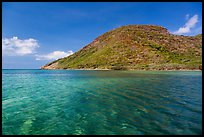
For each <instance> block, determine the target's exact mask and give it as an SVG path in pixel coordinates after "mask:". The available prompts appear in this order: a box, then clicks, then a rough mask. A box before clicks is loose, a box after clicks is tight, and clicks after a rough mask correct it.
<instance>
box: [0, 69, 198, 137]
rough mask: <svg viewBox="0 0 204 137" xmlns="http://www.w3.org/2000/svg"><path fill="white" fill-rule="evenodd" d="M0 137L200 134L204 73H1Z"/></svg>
mask: <svg viewBox="0 0 204 137" xmlns="http://www.w3.org/2000/svg"><path fill="white" fill-rule="evenodd" d="M2 74H3V75H2V130H3V134H4V135H6V134H60V135H61V134H89V135H90V134H106V135H107V134H110V135H112V134H117V135H118V134H135V135H151V134H202V84H201V83H202V72H200V71H197V72H196V71H192V72H191V71H189V72H180V71H91V70H2Z"/></svg>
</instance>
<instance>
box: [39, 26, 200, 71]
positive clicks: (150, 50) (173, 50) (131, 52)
mask: <svg viewBox="0 0 204 137" xmlns="http://www.w3.org/2000/svg"><path fill="white" fill-rule="evenodd" d="M84 35H86V34H84ZM41 69H85V70H202V34H199V35H196V36H182V35H174V34H171V33H170V32H169V31H168V30H167V29H166V28H164V27H161V26H155V25H127V26H122V27H119V28H116V29H113V30H111V31H109V32H106V33H104V34H103V35H101V36H99V37H97V38H96V39H95V40H94V41H93V42H91V43H90V44H88V45H86V46H85V47H83V48H82V49H80V50H79V51H77V52H75V53H74V54H72V55H70V56H67V57H64V58H60V59H58V60H55V61H53V62H50V63H48V64H46V65H44V66H42V67H41Z"/></svg>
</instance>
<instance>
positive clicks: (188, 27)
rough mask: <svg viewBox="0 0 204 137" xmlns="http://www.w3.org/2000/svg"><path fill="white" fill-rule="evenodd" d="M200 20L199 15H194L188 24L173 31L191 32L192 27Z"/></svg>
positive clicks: (177, 32)
mask: <svg viewBox="0 0 204 137" xmlns="http://www.w3.org/2000/svg"><path fill="white" fill-rule="evenodd" d="M197 22H198V15H194V16H193V17H191V18H190V19H189V20H188V21H187V22H186V24H185V25H184V26H183V27H180V28H179V29H178V30H177V31H175V32H173V34H178V35H181V34H184V33H190V32H191V29H192V28H193V27H194V26H195V25H196V23H197Z"/></svg>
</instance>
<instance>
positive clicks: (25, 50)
mask: <svg viewBox="0 0 204 137" xmlns="http://www.w3.org/2000/svg"><path fill="white" fill-rule="evenodd" d="M38 47H40V46H39V45H38V42H37V40H35V39H32V38H29V39H24V40H21V39H18V37H13V38H4V39H2V54H3V55H6V56H24V55H29V54H33V53H35V49H36V48H38Z"/></svg>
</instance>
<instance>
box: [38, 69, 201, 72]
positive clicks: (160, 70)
mask: <svg viewBox="0 0 204 137" xmlns="http://www.w3.org/2000/svg"><path fill="white" fill-rule="evenodd" d="M40 70H99V71H100V70H103V71H104V70H106V71H201V72H202V70H200V69H171V70H158V69H149V70H145V69H127V70H113V69H40Z"/></svg>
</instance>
